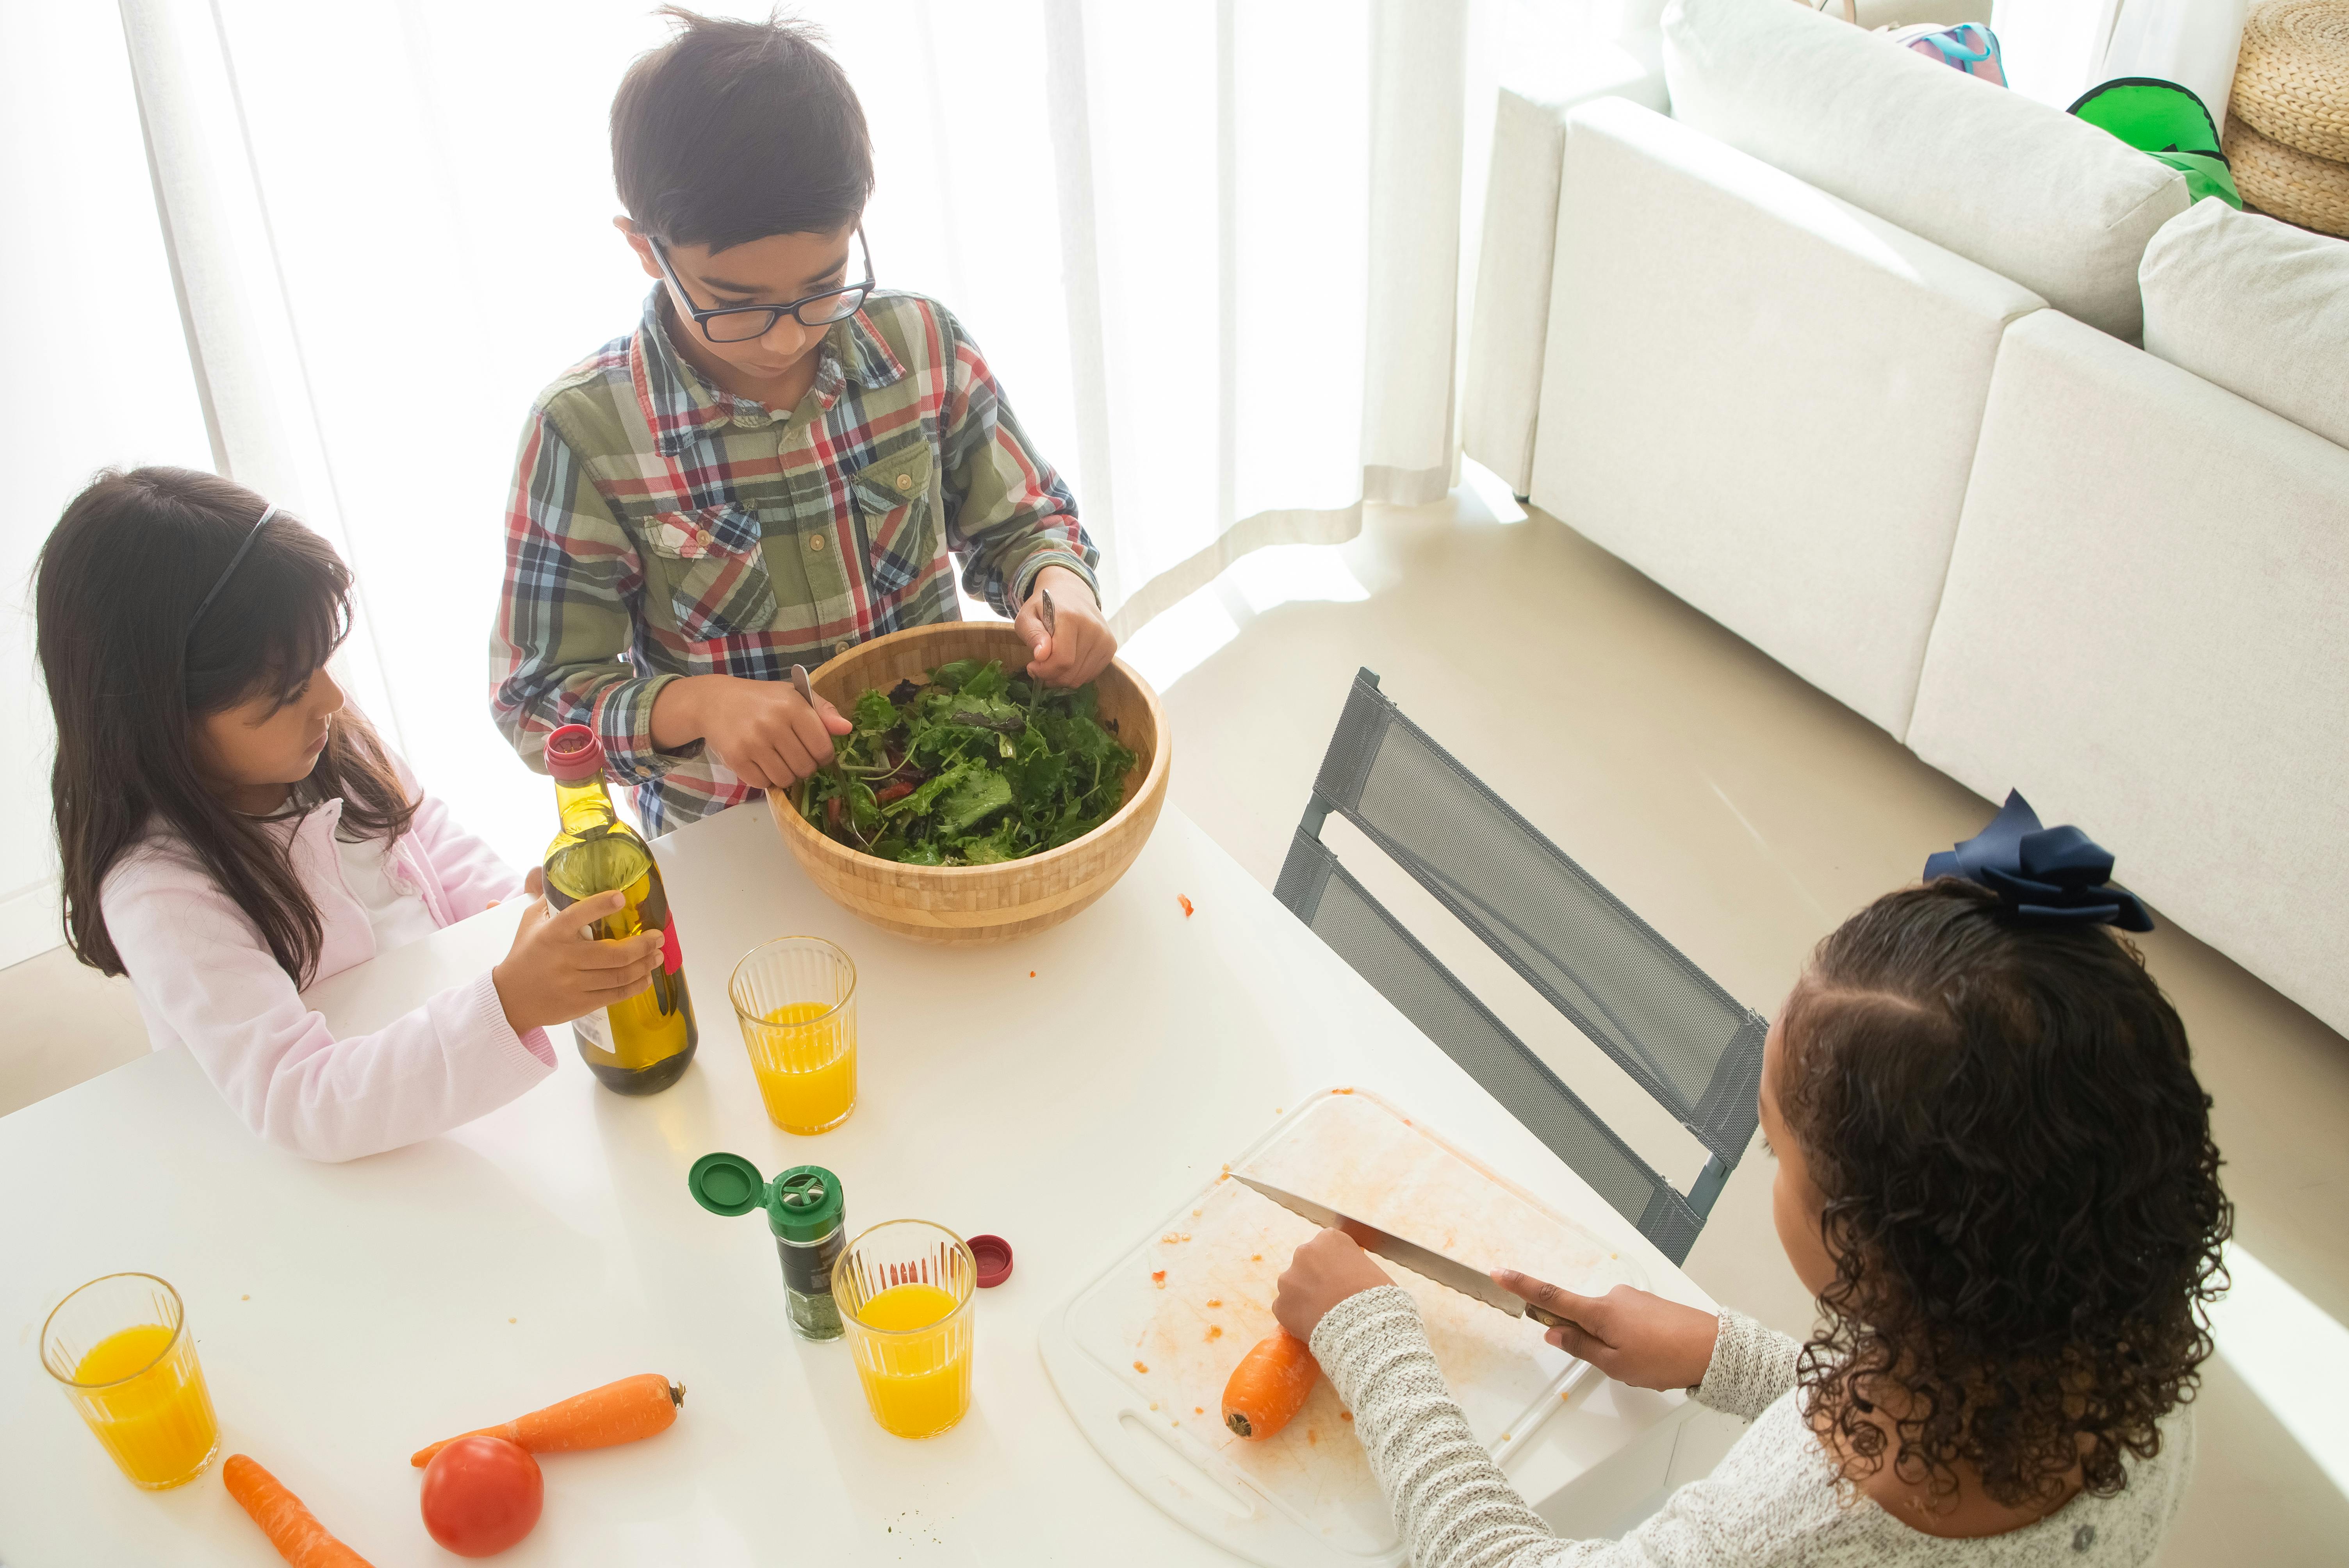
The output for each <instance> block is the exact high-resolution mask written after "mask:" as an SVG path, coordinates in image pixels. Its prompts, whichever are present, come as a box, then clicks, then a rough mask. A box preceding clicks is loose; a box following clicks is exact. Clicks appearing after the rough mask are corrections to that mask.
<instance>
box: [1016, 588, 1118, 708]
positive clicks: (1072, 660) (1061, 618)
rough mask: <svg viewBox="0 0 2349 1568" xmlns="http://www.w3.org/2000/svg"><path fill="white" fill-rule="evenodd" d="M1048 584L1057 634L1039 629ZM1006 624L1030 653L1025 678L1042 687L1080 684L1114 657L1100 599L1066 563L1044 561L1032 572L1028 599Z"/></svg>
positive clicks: (1113, 637)
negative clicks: (1016, 633)
mask: <svg viewBox="0 0 2349 1568" xmlns="http://www.w3.org/2000/svg"><path fill="white" fill-rule="evenodd" d="M1047 588H1050V590H1051V591H1052V618H1053V622H1054V624H1056V625H1057V626H1058V628H1059V634H1058V635H1057V636H1056V635H1054V634H1051V633H1048V632H1046V631H1045V630H1044V590H1045V589H1047ZM1011 624H1012V625H1013V626H1014V627H1016V628H1017V629H1018V631H1019V637H1020V640H1021V641H1022V642H1025V643H1026V644H1027V645H1028V647H1029V650H1030V653H1031V654H1032V655H1034V656H1033V657H1031V658H1030V660H1029V662H1028V675H1029V677H1030V679H1033V680H1040V681H1042V682H1043V683H1044V684H1045V685H1046V686H1082V685H1084V684H1085V683H1086V682H1087V681H1089V680H1091V679H1092V678H1093V677H1094V676H1097V675H1099V674H1101V673H1102V671H1103V670H1104V669H1107V668H1108V667H1109V662H1110V660H1112V659H1113V658H1115V657H1116V656H1117V637H1116V635H1115V634H1113V633H1112V632H1111V631H1110V629H1109V623H1108V622H1107V621H1105V620H1103V619H1102V613H1101V603H1100V601H1098V600H1096V599H1095V598H1094V597H1093V591H1092V589H1091V588H1089V587H1087V586H1086V585H1085V580H1084V579H1083V578H1081V577H1080V576H1078V575H1077V574H1076V573H1073V572H1071V571H1070V570H1069V569H1068V568H1067V567H1065V566H1047V567H1046V568H1044V570H1043V571H1041V572H1039V573H1036V582H1035V585H1034V586H1033V587H1031V588H1030V589H1029V590H1028V602H1027V603H1025V604H1022V605H1020V606H1019V615H1018V616H1017V617H1016V618H1015V619H1014V620H1013V621H1012V623H1011Z"/></svg>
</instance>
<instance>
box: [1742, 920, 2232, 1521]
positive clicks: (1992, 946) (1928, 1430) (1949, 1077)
mask: <svg viewBox="0 0 2349 1568" xmlns="http://www.w3.org/2000/svg"><path fill="white" fill-rule="evenodd" d="M1783 1028H1784V1030H1785V1034H1784V1037H1783V1042H1782V1043H1783V1047H1784V1051H1785V1055H1784V1057H1783V1060H1782V1073H1781V1078H1780V1083H1779V1086H1778V1101H1779V1108H1780V1110H1781V1113H1782V1114H1783V1115H1784V1117H1785V1120H1786V1123H1787V1127H1788V1130H1789V1131H1791V1132H1792V1134H1793V1135H1794V1137H1795V1140H1796V1141H1797V1142H1799V1143H1800V1144H1801V1146H1802V1151H1803V1155H1804V1158H1805V1160H1806V1161H1807V1162H1808V1164H1809V1167H1810V1171H1811V1174H1812V1176H1813V1178H1814V1180H1815V1181H1816V1183H1817V1185H1818V1187H1819V1189H1820V1191H1822V1192H1823V1193H1824V1195H1825V1197H1826V1212H1825V1213H1824V1215H1823V1216H1822V1219H1821V1222H1820V1228H1821V1231H1822V1233H1823V1239H1824V1240H1825V1242H1826V1249H1827V1253H1828V1254H1829V1256H1830V1257H1831V1258H1833V1260H1834V1262H1835V1265H1836V1278H1835V1280H1834V1282H1833V1283H1832V1284H1829V1285H1828V1286H1827V1288H1826V1291H1825V1292H1824V1293H1823V1294H1822V1295H1821V1297H1820V1300H1821V1305H1824V1306H1825V1307H1826V1313H1827V1319H1828V1321H1827V1325H1826V1327H1824V1328H1822V1329H1821V1330H1820V1331H1819V1332H1818V1333H1816V1334H1815V1335H1814V1336H1812V1337H1811V1340H1810V1342H1809V1344H1807V1345H1806V1346H1804V1354H1803V1359H1802V1363H1801V1370H1800V1379H1801V1382H1802V1385H1803V1387H1804V1388H1805V1390H1806V1399H1807V1401H1808V1408H1809V1409H1810V1411H1811V1413H1812V1416H1813V1418H1814V1419H1816V1420H1821V1421H1824V1422H1826V1423H1828V1424H1829V1425H1831V1426H1832V1428H1833V1429H1834V1430H1835V1432H1836V1433H1837V1436H1838V1438H1839V1439H1840V1440H1841V1445H1842V1447H1843V1449H1844V1451H1845V1452H1846V1453H1847V1455H1850V1456H1852V1459H1851V1460H1850V1461H1849V1462H1848V1464H1847V1475H1852V1476H1854V1477H1855V1478H1856V1477H1857V1475H1860V1474H1867V1473H1873V1472H1874V1471H1875V1470H1877V1469H1878V1468H1880V1467H1881V1466H1882V1465H1883V1464H1885V1463H1887V1462H1889V1463H1890V1464H1891V1465H1892V1467H1893V1470H1894V1472H1895V1473H1896V1474H1897V1475H1899V1476H1900V1477H1901V1478H1902V1479H1903V1480H1908V1481H1909V1482H1910V1483H1911V1484H1920V1485H1926V1486H1929V1487H1930V1490H1931V1491H1933V1492H1935V1493H1938V1494H1942V1495H1947V1494H1948V1493H1950V1492H1951V1491H1953V1490H1954V1489H1955V1486H1956V1481H1957V1477H1956V1471H1955V1469H1954V1466H1955V1465H1956V1464H1958V1463H1966V1464H1971V1465H1972V1466H1973V1467H1975V1468H1976V1469H1977V1470H1979V1471H1980V1472H1981V1475H1982V1489H1983V1491H1986V1492H1988V1493H1989V1495H1990V1496H1991V1497H1992V1499H1993V1500H1994V1501H1998V1502H2001V1503H2003V1504H2006V1505H2008V1506H2010V1507H2018V1506H2023V1505H2026V1504H2030V1503H2033V1502H2039V1503H2045V1502H2051V1501H2055V1500H2056V1499H2057V1498H2058V1497H2060V1496H2061V1493H2062V1489H2063V1485H2064V1478H2065V1477H2066V1476H2067V1475H2068V1474H2069V1473H2070V1472H2071V1470H2073V1468H2074V1467H2075V1466H2080V1467H2082V1468H2083V1469H2084V1470H2085V1486H2086V1490H2087V1491H2089V1492H2091V1493H2093V1494H2095V1495H2097V1496H2110V1495H2111V1494H2113V1493H2115V1492H2116V1491H2120V1490H2121V1488H2122V1487H2123V1486H2124V1485H2125V1484H2126V1481H2127V1475H2126V1472H2125V1471H2124V1470H2123V1469H2122V1455H2123V1454H2124V1452H2127V1453H2130V1454H2134V1455H2136V1456H2137V1458H2139V1459H2150V1458H2151V1457H2153V1455H2154V1454H2155V1453H2157V1452H2158V1451H2159V1449H2160V1442H2161V1439H2160V1433H2159V1431H2158V1429H2157V1426H2156V1423H2157V1422H2158V1420H2159V1419H2160V1418H2162V1417H2163V1416H2165V1415H2167V1414H2168V1412H2169V1410H2170V1409H2171V1408H2173V1407H2175V1406H2177V1405H2178V1404H2179V1403H2180V1402H2181V1401H2183V1400H2186V1399H2189V1398H2192V1397H2193V1393H2194V1390H2195V1388H2196V1387H2197V1386H2198V1385H2199V1381H2200V1378H2199V1373H2198V1371H2197V1370H2196V1369H2197V1368H2198V1367H2199V1366H2200V1364H2201V1363H2202V1361H2203V1360H2204V1359H2205V1358H2206V1357H2209V1354H2210V1351H2211V1340H2210V1335H2209V1322H2208V1318H2207V1317H2206V1315H2204V1312H2203V1310H2202V1308H2203V1307H2204V1305H2206V1304H2207V1303H2209V1302H2210V1301H2211V1300H2213V1299H2215V1298H2216V1297H2217V1296H2218V1295H2219V1294H2220V1292H2221V1291H2223V1290H2224V1289H2225V1288H2226V1276H2225V1274H2224V1272H2223V1269H2222V1265H2221V1263H2220V1245H2221V1243H2224V1242H2225V1241H2226V1239H2227V1237H2228V1235H2229V1234H2230V1232H2231V1230H2232V1228H2233V1208H2232V1206H2231V1205H2230V1203H2229V1202H2228V1201H2227V1196H2226V1194H2225V1193H2224V1192H2223V1191H2221V1190H2220V1186H2219V1150H2218V1147H2217V1145H2216V1144H2214V1143H2213V1142H2212V1141H2211V1139H2210V1100H2209V1096H2207V1095H2206V1094H2204V1093H2203V1092H2202V1086H2201V1085H2200V1083H2199V1082H2198V1081H2197V1080H2196V1078H2195V1077H2194V1068H2193V1064H2192V1062H2191V1060H2190V1059H2189V1054H2188V1051H2187V1045H2186V1029H2185V1026H2184V1025H2183V1024H2181V1023H2180V1022H2179V1021H2178V1014H2177V1011H2176V1009H2174V1008H2173V1007H2171V1006H2170V1005H2169V1002H2168V998H2166V997H2165V996H2163V995H2162V994H2161V990H2160V988H2159V987H2158V986H2157V985H2155V984H2154V983H2153V979H2152V977H2151V976H2150V975H2147V973H2146V971H2145V964H2144V960H2143V959H2142V958H2141V957H2140V956H2139V954H2138V953H2137V949H2136V948H2135V947H2134V946H2133V945H2131V944H2129V943H2127V941H2126V940H2125V939H2122V938H2119V937H2116V936H2115V935H2113V934H2109V933H2107V932H2106V931H2105V930H2104V929H2103V928H2102V927H2098V926H2063V927H2049V926H2045V925H2037V924H2031V923H2023V922H2021V921H2019V920H2018V919H2017V918H2016V917H2014V916H2013V915H2012V914H2011V913H2008V912H2007V911H2005V910H2004V909H2002V907H2001V905H2000V903H1999V900H1998V897H1997V895H1996V894H1994V893H1992V892H1990V891H1988V890H1987V889H1985V888H1982V887H1978V886H1976V885H1975V884H1973V883H1971V882H1961V881H1958V880H1956V879H1954V878H1947V877H1945V878H1942V879H1940V880H1939V881H1936V882H1930V883H1929V884H1927V885H1925V886H1923V887H1914V888H1908V889H1904V890H1902V891H1900V892H1893V893H1888V894H1886V895H1885V896H1884V897H1882V898H1880V899H1878V900H1877V901H1876V902H1875V903H1872V904H1870V905H1869V906H1868V908H1866V909H1864V910H1862V911H1860V913H1857V914H1856V915H1854V916H1852V918H1851V919H1849V920H1847V921H1846V922H1845V923H1843V925H1842V926H1841V927H1840V928H1839V929H1838V930H1837V931H1836V932H1835V933H1834V934H1832V935H1830V936H1829V937H1828V938H1827V939H1826V941H1825V942H1823V943H1821V944H1819V948H1818V951H1817V953H1816V954H1814V955H1813V958H1812V961H1811V966H1810V968H1809V970H1808V972H1807V973H1806V975H1804V977H1803V979H1802V981H1801V982H1800V983H1799V984H1798V985H1796V986H1795V993H1794V995H1793V996H1792V997H1790V998H1789V1000H1788V1002H1787V1006H1786V1011H1785V1020H1784V1023H1783ZM1888 1397H1889V1403H1890V1405H1891V1406H1892V1408H1893V1413H1894V1415H1895V1417H1896V1419H1895V1421H1894V1425H1895V1427H1896V1429H1897V1434H1898V1439H1899V1441H1898V1445H1897V1449H1896V1451H1894V1452H1892V1453H1891V1454H1889V1455H1887V1453H1886V1452H1885V1450H1886V1449H1887V1448H1888V1446H1891V1445H1889V1444H1888V1441H1887V1438H1886V1434H1885V1431H1884V1429H1883V1428H1882V1427H1879V1426H1878V1425H1876V1424H1875V1422H1874V1421H1873V1420H1871V1419H1870V1418H1869V1417H1870V1414H1871V1405H1872V1404H1884V1403H1886V1402H1888ZM1903 1407H1905V1413H1903V1409H1902V1408H1903Z"/></svg>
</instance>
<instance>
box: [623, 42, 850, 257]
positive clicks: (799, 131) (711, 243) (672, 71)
mask: <svg viewBox="0 0 2349 1568" xmlns="http://www.w3.org/2000/svg"><path fill="white" fill-rule="evenodd" d="M661 14H662V15H666V16H668V17H670V18H671V19H673V20H674V21H676V22H677V23H678V34H677V36H675V37H674V38H671V39H670V40H669V41H668V42H667V43H666V44H663V45H662V46H660V47H659V48H657V49H653V50H651V51H649V52H647V53H646V54H643V55H640V56H638V57H636V63H635V64H634V65H631V66H630V67H628V74H627V75H626V77H623V78H622V79H621V82H620V90H619V93H618V95H617V96H616V97H615V98H613V99H612V181H613V183H614V184H615V185H616V186H618V187H619V191H620V204H621V205H622V206H623V207H626V209H627V210H628V216H629V217H630V218H631V219H633V220H634V221H635V222H636V227H637V228H638V229H639V230H641V231H643V232H645V233H647V234H649V235H652V236H653V237H654V238H656V239H659V240H663V241H666V242H668V243H670V244H675V245H702V246H706V247H708V248H709V250H711V251H722V250H725V249H726V248H728V247H729V246H730V245H740V244H747V243H748V242H750V241H752V240H763V239H765V238H766V237H767V236H768V235H770V234H828V233H831V232H833V231H834V230H836V229H841V228H844V227H846V226H847V225H848V224H850V223H853V222H855V221H856V219H857V218H858V216H859V215H860V214H862V213H863V212H864V203H865V202H866V201H868V200H870V199H871V197H872V195H873V142H872V139H871V137H869V136H868V135H867V134H866V133H865V129H864V108H862V107H861V106H859V105H858V103H857V101H856V93H855V89H854V88H851V87H850V86H849V85H848V76H847V73H846V72H844V71H843V70H842V69H841V68H840V63H839V62H838V61H837V60H834V59H833V57H831V56H830V55H827V54H825V53H824V52H823V49H822V48H821V47H819V44H820V42H821V40H822V38H823V34H822V33H821V32H820V31H819V30H818V29H817V28H815V27H814V26H812V25H810V24H808V23H805V22H796V21H792V20H788V19H786V18H784V17H783V16H781V15H780V14H779V15H775V16H772V17H771V18H770V19H768V20H767V21H764V22H736V21H728V20H724V19H721V18H718V17H712V16H703V15H697V14H696V13H694V12H691V11H688V10H686V9H684V8H683V7H681V6H676V5H671V6H667V7H665V8H664V9H663V11H662V13H661Z"/></svg>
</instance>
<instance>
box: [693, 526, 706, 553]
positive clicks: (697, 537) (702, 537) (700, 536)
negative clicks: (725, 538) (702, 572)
mask: <svg viewBox="0 0 2349 1568" xmlns="http://www.w3.org/2000/svg"><path fill="white" fill-rule="evenodd" d="M693 542H694V543H696V544H698V545H700V546H701V547H702V548H703V549H704V550H707V549H709V530H708V529H706V528H698V529H696V530H694V531H693Z"/></svg>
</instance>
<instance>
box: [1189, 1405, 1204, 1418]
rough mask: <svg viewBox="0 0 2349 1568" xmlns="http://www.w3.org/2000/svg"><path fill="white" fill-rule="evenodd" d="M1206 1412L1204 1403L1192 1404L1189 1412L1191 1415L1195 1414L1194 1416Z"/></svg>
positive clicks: (1202, 1414)
mask: <svg viewBox="0 0 2349 1568" xmlns="http://www.w3.org/2000/svg"><path fill="white" fill-rule="evenodd" d="M1206 1413H1207V1407H1206V1406H1205V1405H1194V1406H1192V1407H1191V1414H1193V1415H1195V1416H1204V1415H1206Z"/></svg>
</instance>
